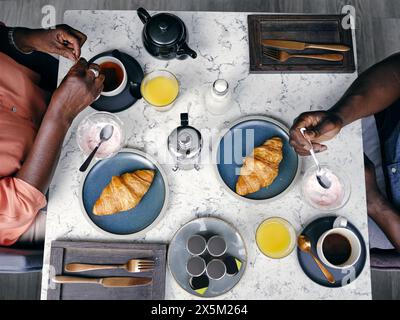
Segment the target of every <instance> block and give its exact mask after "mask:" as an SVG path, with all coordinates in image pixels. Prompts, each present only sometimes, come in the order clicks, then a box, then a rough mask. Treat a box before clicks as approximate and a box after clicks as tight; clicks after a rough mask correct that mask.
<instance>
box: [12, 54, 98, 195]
mask: <svg viewBox="0 0 400 320" xmlns="http://www.w3.org/2000/svg"><path fill="white" fill-rule="evenodd" d="M89 69H96V70H98V71H99V66H97V65H94V64H92V65H90V66H88V64H87V62H86V60H85V59H80V60H79V61H78V62H77V63H76V64H75V65H74V66H73V67H72V68H71V70H70V71H69V72H68V74H67V75H66V77H65V78H64V80H63V81H62V83H61V84H60V86H59V87H58V89H57V90H56V91H55V92H54V94H53V96H52V98H51V102H50V104H49V107H48V110H47V112H46V114H45V116H44V118H43V121H42V124H41V126H40V129H39V132H38V134H37V136H36V138H35V142H34V144H33V146H32V149H31V150H30V152H29V155H28V157H27V159H26V160H25V161H24V163H23V165H22V167H21V169H20V170H19V171H18V173H17V175H16V178H19V179H21V180H24V181H25V182H27V183H29V184H30V185H31V186H34V187H35V188H36V189H38V190H40V191H41V192H43V193H45V192H46V191H47V189H48V187H49V184H50V181H51V179H52V177H53V174H54V170H55V168H56V166H57V162H58V158H59V155H60V151H61V148H62V144H63V140H64V138H65V135H66V133H67V131H68V129H69V127H70V126H71V124H72V121H73V120H74V118H75V117H76V116H77V115H78V114H79V113H80V112H81V111H82V110H83V109H84V108H86V107H87V106H88V105H90V104H91V103H92V102H93V101H94V99H95V98H97V97H98V96H99V94H100V93H101V91H102V90H103V82H104V75H100V76H99V77H98V78H95V76H94V73H93V72H92V71H90V70H89Z"/></svg>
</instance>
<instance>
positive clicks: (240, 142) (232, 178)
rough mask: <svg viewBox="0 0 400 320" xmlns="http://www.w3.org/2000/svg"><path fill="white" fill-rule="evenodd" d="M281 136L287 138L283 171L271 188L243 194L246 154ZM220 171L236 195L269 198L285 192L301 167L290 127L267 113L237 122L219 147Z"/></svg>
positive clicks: (249, 197)
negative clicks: (240, 184) (241, 184)
mask: <svg viewBox="0 0 400 320" xmlns="http://www.w3.org/2000/svg"><path fill="white" fill-rule="evenodd" d="M273 137H280V138H281V139H282V141H283V150H282V151H283V160H282V161H281V163H280V165H279V175H278V177H277V178H276V179H275V181H274V182H273V183H272V184H271V185H270V186H268V187H267V188H262V189H261V190H260V191H258V192H255V193H252V194H248V195H246V196H240V195H238V194H237V193H236V192H235V188H236V182H237V179H238V177H239V172H240V168H241V167H242V165H243V160H244V158H245V157H246V156H247V155H249V154H250V153H251V152H252V151H253V149H254V148H255V147H258V146H260V145H262V144H263V143H264V142H265V140H268V139H270V138H273ZM217 157H218V159H217V172H218V176H219V177H220V178H221V180H222V182H223V184H224V185H225V186H227V187H228V191H230V192H231V193H233V194H234V195H235V196H236V197H239V198H241V199H244V200H250V201H269V200H271V199H273V198H275V197H277V196H279V195H282V194H283V193H284V192H285V191H286V190H288V189H289V187H290V186H292V184H293V183H294V181H295V178H296V177H297V175H298V173H299V171H300V170H299V169H300V159H299V157H298V155H297V154H296V152H295V151H294V149H293V148H292V147H291V145H290V144H289V134H288V129H287V128H286V127H285V126H284V125H283V124H281V123H279V122H278V121H276V120H273V119H271V118H268V117H263V116H251V117H246V118H243V119H240V120H238V121H236V122H235V123H233V125H232V126H231V127H230V128H229V130H228V132H227V133H226V134H225V135H224V136H223V137H222V139H221V141H220V143H219V145H218V151H217Z"/></svg>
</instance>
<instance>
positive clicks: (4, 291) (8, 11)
mask: <svg viewBox="0 0 400 320" xmlns="http://www.w3.org/2000/svg"><path fill="white" fill-rule="evenodd" d="M46 4H52V5H54V6H55V8H56V14H57V22H58V23H60V22H61V21H62V17H63V13H64V11H65V10H69V9H103V10H134V9H137V8H138V7H139V6H144V7H146V8H148V9H150V10H194V11H196V10H198V11H254V12H257V11H262V12H276V13H279V12H285V13H320V14H324V13H327V14H337V13H340V12H341V8H342V6H343V5H347V4H350V5H353V6H354V7H355V9H356V15H357V19H356V27H357V31H356V34H357V54H358V61H359V70H360V71H363V70H365V69H366V68H368V67H369V66H371V65H372V64H374V63H376V62H378V61H379V60H381V59H383V58H384V57H386V56H388V55H389V54H391V53H394V52H396V51H400V33H399V30H400V0H12V1H8V0H6V1H0V21H3V22H5V23H7V24H9V25H23V26H27V27H39V26H40V22H41V19H42V15H41V8H42V6H44V5H46ZM39 287H40V274H28V275H0V300H1V299H38V298H39ZM372 287H373V296H374V299H400V272H382V271H373V272H372Z"/></svg>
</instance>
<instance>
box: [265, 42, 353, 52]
mask: <svg viewBox="0 0 400 320" xmlns="http://www.w3.org/2000/svg"><path fill="white" fill-rule="evenodd" d="M261 42H262V44H263V45H264V46H269V47H274V48H279V49H291V50H300V51H303V50H305V49H311V48H312V49H322V50H330V51H340V52H346V51H349V50H350V48H349V47H348V46H345V45H342V44H314V43H305V42H299V41H289V40H262V41H261Z"/></svg>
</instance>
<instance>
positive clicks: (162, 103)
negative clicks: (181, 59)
mask: <svg viewBox="0 0 400 320" xmlns="http://www.w3.org/2000/svg"><path fill="white" fill-rule="evenodd" d="M140 92H141V94H142V97H143V99H144V100H145V101H146V102H147V103H148V104H149V105H151V106H152V107H153V108H154V109H156V110H158V111H168V110H170V109H171V108H172V105H173V103H174V101H175V100H176V98H177V97H178V94H179V82H178V80H177V79H176V77H175V75H173V74H172V73H171V72H169V71H167V70H156V71H152V72H150V73H148V74H146V76H145V77H144V79H143V81H142V84H141V85H140Z"/></svg>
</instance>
